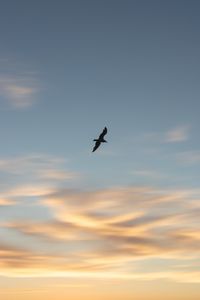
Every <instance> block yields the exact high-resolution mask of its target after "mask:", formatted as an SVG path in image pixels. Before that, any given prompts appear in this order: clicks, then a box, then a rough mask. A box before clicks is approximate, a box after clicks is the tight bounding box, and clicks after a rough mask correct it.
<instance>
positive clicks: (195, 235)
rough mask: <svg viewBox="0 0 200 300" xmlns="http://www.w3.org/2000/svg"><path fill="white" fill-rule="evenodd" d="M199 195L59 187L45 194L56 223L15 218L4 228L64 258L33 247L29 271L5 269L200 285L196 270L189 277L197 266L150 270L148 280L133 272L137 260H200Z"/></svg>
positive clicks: (43, 202) (42, 202) (44, 201)
mask: <svg viewBox="0 0 200 300" xmlns="http://www.w3.org/2000/svg"><path fill="white" fill-rule="evenodd" d="M196 193H198V191H195V193H194V191H188V190H186V191H171V192H164V191H160V190H157V189H152V188H148V187H146V188H142V187H140V188H137V187H121V188H119V187H116V188H112V189H102V190H96V191H81V190H68V189H62V188H57V189H54V191H49V193H44V194H43V195H42V193H40V195H42V197H40V199H41V200H40V205H41V206H43V207H47V209H50V210H51V213H52V219H51V220H49V221H44V222H41V221H39V222H38V221H33V220H24V221H23V220H21V221H19V220H13V221H9V222H7V223H6V224H4V227H5V228H7V230H10V231H14V232H18V234H22V235H24V238H26V237H27V238H28V239H30V238H32V239H34V240H35V239H36V240H37V239H38V241H39V240H40V241H43V243H47V244H48V245H49V244H50V245H52V247H53V249H54V250H53V252H54V255H55V253H57V257H59V259H58V258H56V256H54V255H53V254H52V253H51V247H48V248H49V250H47V249H46V247H45V248H42V247H41V250H38V251H37V252H33V251H31V250H30V249H29V251H31V256H30V257H28V258H27V262H26V263H27V265H26V267H25V268H23V269H21V270H17V269H16V266H15V263H14V262H13V263H11V264H10V266H7V269H6V270H7V272H8V273H9V272H10V271H11V269H12V272H13V270H14V273H15V274H16V276H21V275H20V274H23V273H24V274H29V275H28V276H31V274H32V275H33V276H34V274H35V276H39V275H40V276H44V274H47V273H48V274H52V276H57V275H58V274H60V275H58V276H64V277H65V276H69V277H70V274H71V277H73V276H77V277H81V276H83V277H87V276H88V277H89V276H93V275H94V276H97V277H99V278H100V277H103V276H104V274H105V272H106V273H107V276H110V278H116V275H114V274H116V272H117V274H118V275H117V278H122V279H131V278H133V277H134V278H136V279H139V280H155V279H158V278H159V276H161V277H162V278H166V279H171V280H176V281H182V282H191V281H193V282H200V276H199V273H198V272H197V273H195V276H194V277H193V278H194V279H193V280H191V272H192V271H191V269H188V270H183V273H181V270H179V271H176V272H175V271H174V269H171V268H170V267H169V269H168V270H165V271H163V270H161V271H160V272H154V270H153V269H152V272H151V274H150V273H149V274H148V275H147V274H146V273H145V271H144V273H143V272H142V271H140V272H139V273H137V272H136V270H134V274H135V275H134V276H133V275H132V274H133V273H132V271H131V269H130V266H131V265H133V266H134V264H135V263H136V262H137V261H138V260H140V262H141V266H142V264H143V262H145V261H146V260H150V259H158V258H159V259H161V260H166V259H173V260H174V261H176V264H177V265H178V261H179V260H181V264H183V262H184V261H187V263H188V259H189V260H190V259H195V258H196V259H198V258H199V257H200V251H199V249H200V235H199V229H200V222H199V215H198V214H196V210H194V203H196V202H195V201H196V200H195V199H196V198H195V197H196ZM194 195H195V197H194ZM61 245H63V246H64V252H63V251H62V250H61V248H62V247H61ZM60 247H61V248H60ZM45 249H46V250H45ZM27 251H28V250H27ZM49 251H50V252H49ZM41 257H42V264H41ZM39 266H40V268H39ZM9 268H10V270H9ZM1 272H3V271H1ZM41 274H42V275H41Z"/></svg>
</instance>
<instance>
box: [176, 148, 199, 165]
mask: <svg viewBox="0 0 200 300" xmlns="http://www.w3.org/2000/svg"><path fill="white" fill-rule="evenodd" d="M176 157H177V160H178V161H180V162H181V163H184V164H189V165H190V164H191V165H192V164H196V163H200V151H183V152H180V153H178V154H177V155H176Z"/></svg>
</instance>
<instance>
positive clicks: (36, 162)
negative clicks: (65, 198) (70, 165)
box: [0, 154, 78, 181]
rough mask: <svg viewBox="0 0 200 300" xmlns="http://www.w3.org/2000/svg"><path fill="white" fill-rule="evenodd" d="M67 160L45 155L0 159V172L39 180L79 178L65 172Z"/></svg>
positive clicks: (73, 173)
mask: <svg viewBox="0 0 200 300" xmlns="http://www.w3.org/2000/svg"><path fill="white" fill-rule="evenodd" d="M65 164H66V160H65V159H62V158H57V157H54V156H50V155H44V154H32V155H25V156H18V157H9V158H3V159H0V172H1V173H2V174H3V173H4V174H6V173H7V174H13V175H19V176H24V175H26V176H34V177H35V178H37V179H38V180H40V181H41V180H43V181H44V180H46V181H52V180H53V181H65V180H69V179H74V178H77V177H78V174H77V173H75V172H72V171H66V170H64V168H63V166H64V165H65Z"/></svg>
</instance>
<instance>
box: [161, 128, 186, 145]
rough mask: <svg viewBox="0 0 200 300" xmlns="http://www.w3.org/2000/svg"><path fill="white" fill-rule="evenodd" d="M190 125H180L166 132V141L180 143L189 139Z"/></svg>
mask: <svg viewBox="0 0 200 300" xmlns="http://www.w3.org/2000/svg"><path fill="white" fill-rule="evenodd" d="M189 129H190V127H189V126H178V127H176V128H173V129H171V130H169V131H167V132H166V133H165V137H164V141H165V142H166V143H178V142H183V141H186V140H188V138H189Z"/></svg>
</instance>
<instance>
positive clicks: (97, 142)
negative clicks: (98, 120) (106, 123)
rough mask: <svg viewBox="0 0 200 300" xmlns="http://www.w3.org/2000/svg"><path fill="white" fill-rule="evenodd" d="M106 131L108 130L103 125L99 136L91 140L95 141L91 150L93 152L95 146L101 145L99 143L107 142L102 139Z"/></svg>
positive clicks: (95, 148)
mask: <svg viewBox="0 0 200 300" xmlns="http://www.w3.org/2000/svg"><path fill="white" fill-rule="evenodd" d="M107 131H108V130H107V128H106V127H104V130H103V131H102V133H101V134H100V135H99V138H98V139H94V140H93V141H94V142H96V143H95V146H94V148H93V150H92V152H94V151H95V150H97V148H99V146H100V145H101V143H107V141H106V140H104V136H105V135H106V133H107Z"/></svg>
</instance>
